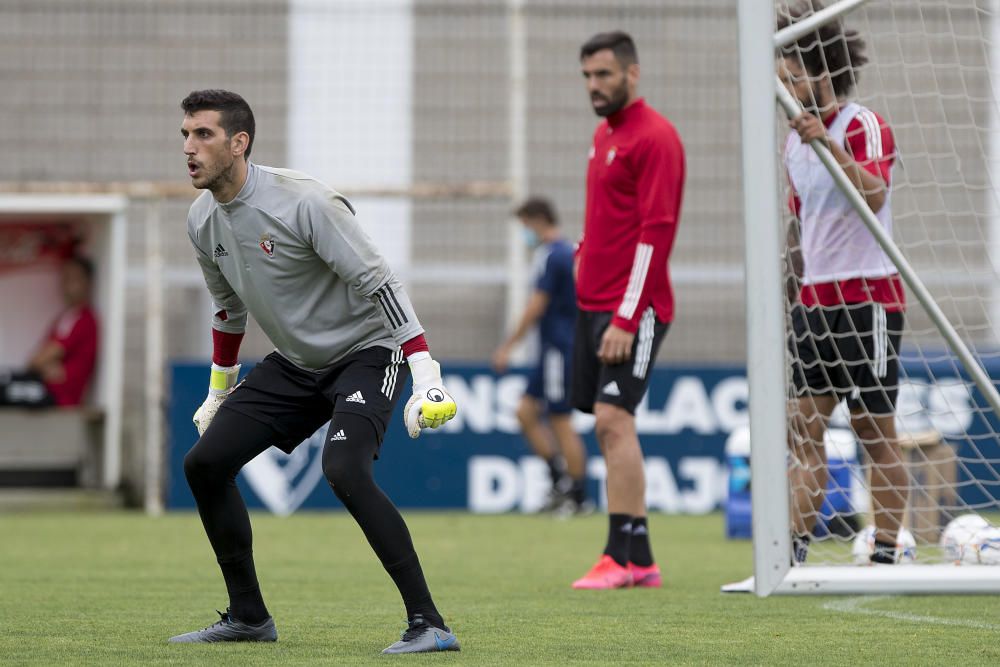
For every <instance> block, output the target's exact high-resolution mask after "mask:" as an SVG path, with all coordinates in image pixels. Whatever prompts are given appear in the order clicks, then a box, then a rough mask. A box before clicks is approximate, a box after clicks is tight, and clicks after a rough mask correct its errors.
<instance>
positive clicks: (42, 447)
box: [0, 407, 104, 488]
mask: <svg viewBox="0 0 1000 667" xmlns="http://www.w3.org/2000/svg"><path fill="white" fill-rule="evenodd" d="M103 443H104V412H103V411H101V410H98V409H96V408H91V407H79V408H46V409H32V410H28V409H21V408H4V409H0V488H14V487H17V488H24V487H83V488H98V487H99V486H100V484H101V470H102V466H103V456H104V447H103Z"/></svg>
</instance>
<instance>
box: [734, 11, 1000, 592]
mask: <svg viewBox="0 0 1000 667" xmlns="http://www.w3.org/2000/svg"><path fill="white" fill-rule="evenodd" d="M998 9H1000V3H997V2H993V1H989V2H982V1H978V2H977V1H976V0H949V1H947V2H946V1H943V0H921V1H919V2H918V1H915V0H872V1H871V2H861V1H858V0H842V1H841V2H839V3H837V2H834V1H831V2H826V3H824V4H819V3H817V2H810V1H808V0H805V1H803V2H797V1H793V0H787V1H786V0H781V1H779V2H777V3H776V4H775V14H776V18H777V24H776V26H772V28H771V30H772V32H773V31H774V30H775V28H778V29H779V30H778V32H777V33H776V34H774V37H773V39H772V40H771V47H772V48H776V49H777V50H776V51H775V54H776V57H775V58H774V60H773V62H774V63H775V64H777V70H778V74H779V77H780V78H779V79H776V78H775V77H774V73H773V72H772V73H771V76H770V79H771V85H770V87H769V88H768V89H767V90H766V91H764V90H761V91H760V94H761V95H771V94H777V97H778V100H779V105H778V110H779V121H780V123H779V126H778V129H777V137H776V139H777V140H776V141H775V145H774V150H775V151H776V156H775V165H776V169H775V172H776V176H775V180H774V183H775V186H776V187H775V189H774V190H773V191H774V192H777V193H778V194H779V195H780V201H781V204H780V209H779V211H781V215H780V216H779V217H780V218H781V219H782V226H783V230H784V229H786V228H787V229H788V230H790V231H789V233H788V234H787V236H785V235H784V233H783V238H782V240H783V241H785V240H786V239H787V241H786V242H785V243H784V244H783V245H784V246H785V248H784V251H783V252H782V264H783V274H784V275H783V277H784V281H783V288H784V289H783V290H782V292H783V294H782V299H781V300H782V302H783V305H782V308H780V309H779V310H777V311H776V312H778V313H779V316H780V313H781V312H783V313H784V325H785V363H784V365H783V368H784V371H785V376H784V385H785V387H786V388H787V393H786V397H787V400H786V407H785V424H784V429H779V430H783V431H784V432H785V433H786V434H787V444H786V443H780V444H781V446H783V447H787V449H786V451H787V480H788V487H789V488H788V502H787V504H784V503H781V502H771V503H770V505H768V504H766V503H763V502H762V503H758V498H755V506H754V512H755V513H757V512H761V511H763V512H773V513H774V515H773V516H772V517H771V519H770V520H771V521H774V522H778V521H780V520H781V516H782V513H783V512H784V513H786V514H787V521H785V523H784V524H783V525H787V529H788V530H789V531H790V535H789V539H788V540H787V542H784V541H783V545H787V551H784V552H783V553H782V550H775V549H771V550H770V551H769V552H768V555H767V557H766V558H762V554H763V553H764V551H765V550H762V549H758V550H757V551H756V553H757V555H758V560H757V569H756V570H755V571H756V572H757V574H758V577H759V576H760V572H761V569H760V568H761V567H767V566H768V565H770V566H771V568H772V570H773V569H774V568H778V569H780V570H781V571H782V572H784V571H785V570H786V569H787V570H788V571H787V573H786V574H784V575H783V577H779V578H778V579H780V584H778V585H777V588H776V589H775V592H807V591H816V592H879V591H899V592H907V591H909V592H948V591H955V592H959V591H965V592H986V591H995V590H996V589H997V587H998V582H1000V556H998V555H1000V530H998V529H997V528H995V526H998V525H1000V514H998V510H1000V437H998V433H997V430H998V428H1000V421H998V419H997V413H996V408H997V407H998V406H1000V399H998V397H997V395H996V390H995V388H994V384H993V381H992V380H990V378H997V377H1000V348H998V333H1000V275H998V272H1000V199H998V197H1000V191H998V186H1000V170H998V167H1000V68H998V63H1000V53H997V48H998V47H1000V42H998V36H1000V13H998ZM743 37H744V39H746V38H747V36H746V34H744V35H743ZM768 37H769V38H770V37H771V33H769V34H768ZM744 65H746V63H744ZM761 80H763V75H762V76H761ZM779 81H782V82H783V83H784V86H782V85H779ZM745 83H746V79H744V84H745ZM803 106H805V107H806V109H807V110H811V111H812V112H813V113H814V114H816V115H818V116H819V117H821V118H823V121H824V124H825V125H826V129H825V132H826V135H827V136H828V137H829V141H830V143H831V144H832V147H831V150H830V151H826V150H825V149H824V148H823V147H820V148H819V150H816V149H814V147H813V146H815V145H816V144H818V143H822V142H813V146H810V145H809V144H808V142H807V141H803V140H802V138H801V135H800V132H798V131H796V130H792V129H790V128H789V127H788V123H787V118H788V117H789V116H794V115H797V114H798V113H800V110H801V108H802V107H803ZM810 107H811V109H810ZM817 111H818V113H817ZM744 121H746V118H744ZM744 128H746V122H744ZM812 136H816V135H815V134H814V135H809V134H806V139H809V138H811V137H812ZM822 153H827V155H826V156H823V155H821V154H822ZM845 156H846V157H845ZM831 158H832V160H831ZM847 158H849V160H847ZM852 163H853V164H852ZM839 164H847V167H846V168H841V167H840V166H838V165H839ZM882 184H886V187H883V186H882ZM748 224H759V223H751V219H750V217H748ZM880 232H882V233H880ZM879 236H882V237H884V238H885V239H892V240H894V246H895V247H893V244H892V243H891V242H889V243H887V244H886V243H883V242H881V240H880V239H879V238H878V237H879ZM752 251H753V249H752V248H751V247H750V246H749V244H748V252H752ZM748 280H749V281H750V283H751V284H750V285H748V287H749V289H754V284H753V281H754V277H753V276H749V277H748ZM771 287H773V286H764V289H766V290H768V289H771ZM774 291H777V290H774ZM845 304H846V305H845ZM750 308H751V304H748V310H750ZM748 321H749V323H750V326H754V323H755V321H756V322H759V321H760V320H759V319H757V320H755V318H754V317H753V316H751V317H750V318H749V320H748ZM752 338H753V335H752V334H751V339H752ZM773 342H774V341H770V342H767V343H765V344H766V345H771V344H773ZM759 348H760V345H758V348H757V349H755V348H754V346H753V345H751V348H750V349H749V352H748V355H749V357H750V359H749V362H750V367H751V372H753V371H752V369H753V368H754V365H755V355H757V354H760V353H761V349H759ZM754 403H755V401H754V397H753V394H751V420H754V419H766V418H767V417H766V415H762V414H761V412H760V411H759V410H755V405H754ZM782 439H784V438H782ZM777 446H778V444H776V443H758V442H757V441H756V440H755V441H754V442H753V447H754V448H757V447H769V448H770V447H777ZM772 460H777V459H776V457H772ZM756 462H757V460H756V459H755V468H754V471H753V477H754V483H755V484H761V483H763V482H761V481H760V480H765V481H766V480H770V479H774V477H773V474H772V472H771V471H762V470H761V469H759V468H758V467H756ZM786 508H787V509H786ZM969 515H974V516H969ZM754 525H755V531H756V529H757V527H758V526H759V525H761V524H760V521H759V520H758V517H756V516H755V523H754ZM755 539H763V537H761V538H756V537H755ZM873 554H874V556H873ZM873 558H874V559H875V560H876V561H879V560H885V559H886V558H895V559H896V560H897V563H898V564H897V565H895V566H892V567H889V566H882V565H877V564H876V566H875V567H872V559H873ZM782 559H783V560H784V562H783V563H782V562H780V561H782ZM790 563H791V567H789V564H790ZM956 564H957V565H959V566H960V567H956ZM991 566H992V567H991ZM775 583H777V580H776V581H775ZM765 588H771V586H768V587H761V586H757V592H758V594H766V593H767V592H768V591H767V590H763V589H765Z"/></svg>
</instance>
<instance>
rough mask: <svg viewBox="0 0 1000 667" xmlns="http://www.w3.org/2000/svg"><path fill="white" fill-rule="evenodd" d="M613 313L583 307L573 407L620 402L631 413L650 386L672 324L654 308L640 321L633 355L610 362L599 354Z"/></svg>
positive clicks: (575, 355) (584, 409) (578, 326)
mask: <svg viewBox="0 0 1000 667" xmlns="http://www.w3.org/2000/svg"><path fill="white" fill-rule="evenodd" d="M611 316H612V313H604V312H599V313H598V312H589V311H585V310H581V311H579V313H577V316H576V337H575V338H574V342H573V407H574V408H576V409H577V410H580V411H582V412H588V413H592V412H593V411H594V403H597V402H598V401H600V402H601V403H610V404H611V405H617V406H618V407H620V408H622V409H623V410H627V411H628V412H629V413H631V414H635V409H636V407H637V406H638V405H639V401H641V400H642V397H643V396H644V395H645V394H646V389H648V388H649V371H650V369H651V368H652V366H653V362H655V361H656V354H657V352H658V351H659V349H660V343H662V342H663V337H664V336H665V335H666V334H667V329H669V328H670V324H669V323H667V322H661V321H659V320H658V319H656V314H655V313H654V312H653V309H652V308H648V309H646V312H644V313H643V314H642V319H641V320H640V321H639V331H638V332H637V333H636V336H635V341H634V342H633V343H632V355H631V356H630V357H629V360H628V361H626V362H625V363H621V364H615V365H613V366H608V365H606V364H603V363H601V361H600V359H598V358H597V351H598V350H599V349H600V348H601V337H602V336H603V335H604V331H605V330H606V329H607V328H608V325H610V324H611Z"/></svg>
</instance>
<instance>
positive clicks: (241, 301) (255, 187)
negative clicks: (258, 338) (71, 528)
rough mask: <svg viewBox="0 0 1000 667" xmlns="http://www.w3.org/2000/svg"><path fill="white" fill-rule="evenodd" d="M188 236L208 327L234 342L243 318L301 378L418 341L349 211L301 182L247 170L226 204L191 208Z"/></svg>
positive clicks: (206, 196) (329, 193) (293, 176)
mask: <svg viewBox="0 0 1000 667" xmlns="http://www.w3.org/2000/svg"><path fill="white" fill-rule="evenodd" d="M188 235H189V236H190V237H191V242H192V243H193V244H194V247H195V250H196V251H197V256H198V263H199V264H200V265H201V270H202V272H203V273H204V274H205V283H206V284H207V285H208V290H209V292H210V293H211V295H212V300H213V303H214V308H213V312H214V313H215V314H214V316H213V318H212V327H213V328H215V329H217V330H219V331H224V332H228V333H242V332H243V331H244V329H245V328H246V322H247V311H249V312H250V314H251V315H253V318H254V319H255V320H256V321H257V323H258V324H260V326H261V328H262V329H263V330H264V333H266V334H267V336H268V337H269V338H270V339H271V342H272V343H274V345H275V347H276V348H277V349H278V352H280V353H281V354H282V355H283V356H285V357H286V358H287V359H288V360H289V361H291V362H292V363H294V364H295V365H297V366H299V367H301V368H305V369H309V370H319V369H322V368H325V367H327V366H330V365H331V364H334V363H336V362H337V361H338V360H340V359H342V358H343V357H345V356H347V355H348V354H351V353H352V352H356V351H357V350H362V349H365V348H369V347H374V346H381V347H386V348H390V349H395V348H396V347H397V346H399V345H402V343H404V342H405V341H408V340H410V339H411V338H414V337H415V336H417V335H419V334H421V333H423V328H422V327H421V326H420V322H419V321H418V320H417V316H416V314H415V313H414V312H413V306H412V304H411V303H410V299H409V297H407V295H406V292H405V291H404V290H403V288H402V285H400V283H399V280H397V279H396V277H395V276H394V275H393V273H392V270H391V269H390V268H389V265H388V264H387V263H386V261H385V259H383V258H382V256H381V254H380V253H379V251H378V249H377V248H376V247H375V244H374V243H372V240H371V239H370V238H369V237H368V235H367V234H366V233H365V232H364V230H363V229H362V228H361V226H360V225H359V224H358V222H357V220H356V219H355V217H354V208H353V207H352V206H351V204H350V203H349V202H348V201H347V199H345V198H344V197H343V196H342V195H341V194H339V193H337V192H335V191H334V190H332V189H330V188H328V187H327V186H325V185H323V184H322V183H320V182H319V181H317V180H316V179H314V178H312V177H310V176H307V175H305V174H302V173H299V172H295V171H291V170H288V169H274V168H271V167H261V166H258V165H255V164H253V163H250V164H248V171H247V180H246V183H245V184H244V185H243V188H242V189H241V190H240V192H239V194H238V195H236V198H235V199H233V200H232V201H231V202H228V203H226V204H220V203H218V202H217V201H216V200H215V198H214V197H213V196H212V193H211V192H208V191H205V192H204V193H202V195H201V196H200V197H198V199H196V200H195V202H194V203H193V204H192V205H191V209H190V211H189V212H188Z"/></svg>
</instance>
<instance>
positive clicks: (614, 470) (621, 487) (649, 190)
mask: <svg viewBox="0 0 1000 667" xmlns="http://www.w3.org/2000/svg"><path fill="white" fill-rule="evenodd" d="M580 64H581V69H582V73H583V77H584V80H585V81H586V84H587V92H588V94H589V95H590V101H591V105H592V107H593V109H594V112H595V113H596V114H597V115H598V116H600V117H601V118H602V119H603V120H602V121H601V122H600V123H598V125H597V129H596V130H595V132H594V142H593V145H592V146H591V149H590V164H589V166H588V168H587V206H586V217H585V220H584V229H583V232H584V235H583V238H582V239H581V240H580V245H579V250H578V252H577V260H578V262H579V268H578V277H577V283H576V295H577V305H578V306H579V308H580V317H579V318H578V319H577V329H576V338H575V343H574V352H573V355H574V359H573V407H575V408H577V409H578V410H581V411H583V412H591V413H593V414H594V417H595V418H596V421H595V425H594V429H595V433H596V435H597V442H598V444H599V445H600V447H601V453H602V454H603V455H604V460H605V463H606V465H607V491H608V518H609V524H610V525H609V529H608V541H607V544H606V547H605V549H604V554H603V555H602V556H601V558H600V559H599V560H598V562H597V564H596V565H594V567H593V568H591V570H590V571H589V572H588V573H587V574H586V575H584V576H583V577H582V578H580V579H578V580H577V581H576V582H574V583H573V587H574V588H585V589H607V588H626V587H629V586H642V587H651V588H656V587H659V586H660V585H661V578H660V569H659V567H658V566H657V565H656V564H655V563H654V562H653V554H652V550H651V549H650V543H649V534H648V526H647V524H646V502H645V495H646V478H645V474H644V470H643V457H642V448H641V447H640V446H639V436H638V434H637V432H636V428H635V409H636V406H638V405H639V401H641V400H642V397H643V395H644V394H645V393H646V389H647V387H648V386H649V369H650V366H651V365H652V363H653V362H654V361H655V359H656V353H657V350H658V349H659V347H660V343H661V342H662V341H663V337H664V335H665V334H666V332H667V327H668V326H669V324H670V322H671V321H672V320H673V316H674V296H673V290H672V289H671V287H670V275H669V267H668V259H669V257H670V250H671V248H672V246H673V244H674V236H675V235H676V233H677V223H678V219H679V217H680V209H681V197H682V195H683V190H684V174H685V168H684V147H683V146H682V145H681V140H680V137H679V136H678V134H677V131H676V130H675V129H674V126H673V125H672V124H671V123H670V121H669V120H667V119H666V118H664V117H663V116H661V115H660V114H659V113H657V112H656V111H655V110H654V109H653V108H652V107H650V106H649V105H647V104H646V102H645V100H643V98H641V97H639V96H638V92H637V87H638V83H639V59H638V55H637V54H636V48H635V43H634V42H633V41H632V38H631V37H629V36H628V35H627V34H626V33H624V32H608V33H601V34H598V35H594V36H593V37H592V38H590V39H589V40H588V41H587V42H586V43H585V44H584V45H583V47H582V48H581V49H580Z"/></svg>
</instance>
